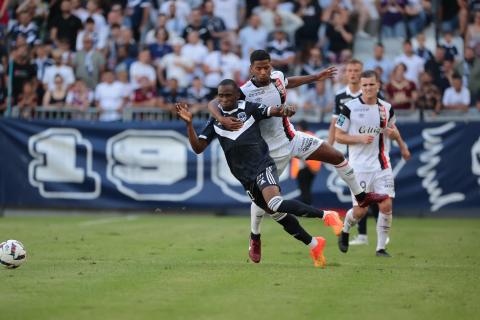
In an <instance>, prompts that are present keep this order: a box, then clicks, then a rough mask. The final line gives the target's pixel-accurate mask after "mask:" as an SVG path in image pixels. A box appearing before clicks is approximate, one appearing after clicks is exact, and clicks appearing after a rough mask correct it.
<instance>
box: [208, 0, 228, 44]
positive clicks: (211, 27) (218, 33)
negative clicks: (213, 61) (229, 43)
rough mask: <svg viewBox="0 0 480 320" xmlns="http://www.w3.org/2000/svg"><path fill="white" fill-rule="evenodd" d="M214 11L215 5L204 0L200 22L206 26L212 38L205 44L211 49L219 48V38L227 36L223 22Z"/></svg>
mask: <svg viewBox="0 0 480 320" xmlns="http://www.w3.org/2000/svg"><path fill="white" fill-rule="evenodd" d="M214 12H215V5H214V4H213V1H212V0H206V1H205V2H204V3H203V17H202V24H203V25H205V26H207V29H208V31H209V32H210V36H211V37H212V40H211V41H209V42H208V43H207V44H206V45H207V47H208V48H209V49H210V50H211V51H212V50H219V49H220V40H222V39H223V38H225V37H227V36H228V32H227V27H226V26H225V22H224V21H223V19H222V18H221V17H218V16H216V15H215V14H214Z"/></svg>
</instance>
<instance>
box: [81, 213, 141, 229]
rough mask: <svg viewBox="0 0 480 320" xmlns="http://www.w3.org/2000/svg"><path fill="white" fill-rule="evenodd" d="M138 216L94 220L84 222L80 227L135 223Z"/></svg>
mask: <svg viewBox="0 0 480 320" xmlns="http://www.w3.org/2000/svg"><path fill="white" fill-rule="evenodd" d="M137 219H138V216H136V215H128V216H126V217H114V218H105V219H93V220H88V221H84V222H80V223H79V224H78V225H79V226H81V227H90V226H96V225H99V224H109V223H115V222H121V221H125V220H126V221H133V220H137Z"/></svg>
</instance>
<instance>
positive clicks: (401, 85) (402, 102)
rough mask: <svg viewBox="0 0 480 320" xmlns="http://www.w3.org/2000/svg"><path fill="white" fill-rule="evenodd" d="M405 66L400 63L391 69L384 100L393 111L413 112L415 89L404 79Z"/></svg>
mask: <svg viewBox="0 0 480 320" xmlns="http://www.w3.org/2000/svg"><path fill="white" fill-rule="evenodd" d="M406 71H407V66H405V65H404V64H403V63H400V64H398V65H396V66H395V68H393V71H392V77H391V80H390V82H389V83H388V84H387V85H386V86H385V94H386V96H387V97H386V98H387V100H388V101H390V103H391V104H392V107H393V109H394V110H413V109H414V107H415V101H416V100H417V87H416V85H415V83H414V82H413V81H410V80H408V79H407V78H406V77H405V72H406Z"/></svg>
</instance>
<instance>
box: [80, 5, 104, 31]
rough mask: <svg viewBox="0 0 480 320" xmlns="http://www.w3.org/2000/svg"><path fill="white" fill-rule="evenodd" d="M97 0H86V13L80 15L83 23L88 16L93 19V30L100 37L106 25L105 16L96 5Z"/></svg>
mask: <svg viewBox="0 0 480 320" xmlns="http://www.w3.org/2000/svg"><path fill="white" fill-rule="evenodd" d="M98 1H99V0H88V1H87V15H86V16H84V17H81V18H80V20H82V22H83V23H85V22H86V21H87V20H88V19H89V18H90V19H92V20H93V21H94V23H93V25H94V32H96V33H97V34H98V36H99V38H100V37H103V35H104V34H105V33H106V32H107V29H108V26H107V21H106V20H105V17H104V16H103V14H102V13H101V9H100V8H99V6H98Z"/></svg>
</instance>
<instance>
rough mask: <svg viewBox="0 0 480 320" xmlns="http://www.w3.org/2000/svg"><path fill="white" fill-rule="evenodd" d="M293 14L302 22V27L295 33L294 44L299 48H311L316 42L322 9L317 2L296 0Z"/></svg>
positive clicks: (314, 0)
mask: <svg viewBox="0 0 480 320" xmlns="http://www.w3.org/2000/svg"><path fill="white" fill-rule="evenodd" d="M294 12H295V14H296V15H297V16H298V17H300V18H301V19H302V20H303V25H302V26H301V27H300V28H298V29H297V31H296V33H295V44H296V45H297V46H298V47H299V48H311V47H312V46H314V45H315V44H316V43H317V41H318V29H319V28H320V24H321V22H322V8H320V6H319V4H318V1H317V0H296V1H295V3H294Z"/></svg>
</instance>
